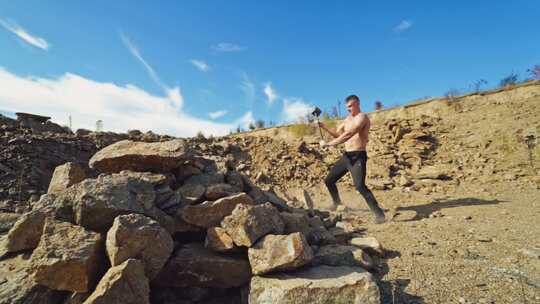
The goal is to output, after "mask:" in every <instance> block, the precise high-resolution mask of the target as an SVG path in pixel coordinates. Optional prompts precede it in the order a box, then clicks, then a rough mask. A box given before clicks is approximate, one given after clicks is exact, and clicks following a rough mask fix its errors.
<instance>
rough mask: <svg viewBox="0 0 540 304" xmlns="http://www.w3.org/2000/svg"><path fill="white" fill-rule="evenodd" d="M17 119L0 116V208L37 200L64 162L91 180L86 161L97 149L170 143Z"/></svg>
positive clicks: (148, 134)
mask: <svg viewBox="0 0 540 304" xmlns="http://www.w3.org/2000/svg"><path fill="white" fill-rule="evenodd" d="M18 114H19V115H18V119H12V118H9V117H6V116H2V115H0V202H1V203H0V208H2V209H4V208H6V207H7V206H6V204H12V205H17V204H19V205H21V204H23V203H24V202H26V201H29V200H37V199H38V198H39V197H40V196H41V195H42V194H44V193H46V192H47V187H48V185H49V182H50V180H51V177H52V174H53V171H54V169H55V168H56V167H57V166H59V165H62V164H64V163H66V162H73V163H76V164H78V165H79V166H81V167H82V168H83V169H84V170H85V172H86V174H87V175H89V176H92V175H93V173H92V170H90V169H89V168H88V160H89V159H90V157H91V156H92V155H93V154H94V153H96V152H97V151H98V150H99V149H101V148H103V147H105V146H108V145H110V144H113V143H115V142H118V141H120V140H125V139H131V140H136V141H144V142H159V141H166V140H171V139H172V137H170V136H163V135H157V134H154V133H152V132H146V133H142V132H140V131H137V130H132V131H129V132H128V133H127V134H117V133H112V132H92V131H89V130H84V129H79V130H77V131H76V132H75V134H74V133H72V132H71V130H69V128H67V127H61V126H59V125H58V124H55V123H53V122H51V121H49V117H44V116H39V115H33V114H27V113H18Z"/></svg>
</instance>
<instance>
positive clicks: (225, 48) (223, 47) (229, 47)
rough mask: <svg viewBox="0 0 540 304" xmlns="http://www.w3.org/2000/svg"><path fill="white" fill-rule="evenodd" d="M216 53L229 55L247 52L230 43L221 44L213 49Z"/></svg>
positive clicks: (243, 48)
mask: <svg viewBox="0 0 540 304" xmlns="http://www.w3.org/2000/svg"><path fill="white" fill-rule="evenodd" d="M212 49H214V51H216V52H220V53H227V52H240V51H243V50H245V49H246V48H245V47H242V46H239V45H237V44H234V43H228V42H220V43H218V44H216V45H214V46H213V47H212Z"/></svg>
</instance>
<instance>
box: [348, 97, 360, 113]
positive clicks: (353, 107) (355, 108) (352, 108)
mask: <svg viewBox="0 0 540 304" xmlns="http://www.w3.org/2000/svg"><path fill="white" fill-rule="evenodd" d="M347 112H349V113H350V114H351V115H356V114H358V113H359V112H360V105H359V102H358V101H356V100H352V99H351V100H349V101H347Z"/></svg>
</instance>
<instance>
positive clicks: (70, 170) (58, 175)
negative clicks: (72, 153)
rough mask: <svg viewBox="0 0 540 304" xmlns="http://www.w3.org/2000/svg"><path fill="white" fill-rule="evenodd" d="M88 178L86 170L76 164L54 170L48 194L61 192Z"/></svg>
mask: <svg viewBox="0 0 540 304" xmlns="http://www.w3.org/2000/svg"><path fill="white" fill-rule="evenodd" d="M85 178H86V173H85V172H84V169H83V168H82V167H81V166H80V165H78V164H75V163H71V162H68V163H65V164H63V165H61V166H58V167H56V169H54V173H53V176H52V179H51V182H50V183H49V190H48V191H47V192H48V193H53V192H61V191H63V190H65V189H67V188H68V187H69V186H71V185H73V184H76V183H78V182H81V181H82V180H84V179H85Z"/></svg>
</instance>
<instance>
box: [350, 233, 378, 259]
mask: <svg viewBox="0 0 540 304" xmlns="http://www.w3.org/2000/svg"><path fill="white" fill-rule="evenodd" d="M350 244H351V245H353V246H356V247H358V248H361V249H364V250H365V251H367V252H368V253H371V254H375V255H378V256H380V257H383V256H384V248H383V246H382V245H381V243H380V242H379V241H378V240H377V239H376V238H374V237H372V236H368V237H358V238H353V239H351V240H350Z"/></svg>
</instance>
